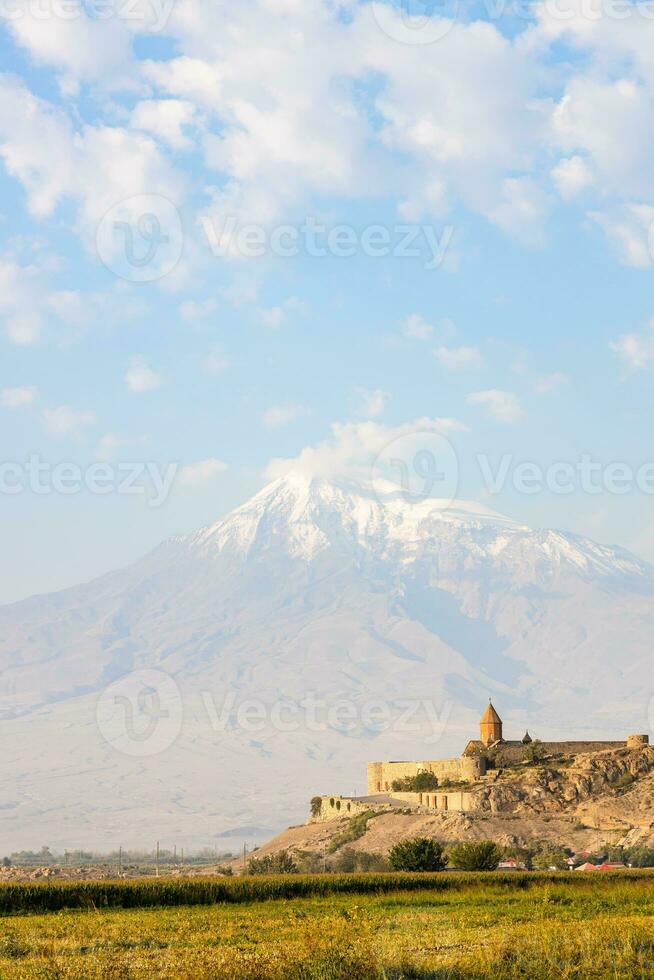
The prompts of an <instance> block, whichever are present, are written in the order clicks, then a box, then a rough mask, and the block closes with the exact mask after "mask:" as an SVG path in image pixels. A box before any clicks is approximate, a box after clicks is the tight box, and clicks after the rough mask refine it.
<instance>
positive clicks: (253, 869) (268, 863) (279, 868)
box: [248, 851, 298, 875]
mask: <svg viewBox="0 0 654 980" xmlns="http://www.w3.org/2000/svg"><path fill="white" fill-rule="evenodd" d="M297 871H298V868H297V864H296V863H295V861H294V860H293V858H292V857H291V855H290V854H289V853H288V851H279V852H278V853H277V854H267V855H266V856H265V857H262V858H250V860H249V861H248V874H250V875H293V874H297Z"/></svg>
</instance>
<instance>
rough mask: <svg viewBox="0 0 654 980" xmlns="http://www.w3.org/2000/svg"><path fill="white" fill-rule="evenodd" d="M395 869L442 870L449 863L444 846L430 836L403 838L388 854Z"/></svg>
mask: <svg viewBox="0 0 654 980" xmlns="http://www.w3.org/2000/svg"><path fill="white" fill-rule="evenodd" d="M388 859H389V861H390V863H391V868H393V870H394V871H442V870H443V869H444V868H445V867H446V865H447V858H446V857H444V855H443V846H442V844H439V843H438V841H435V840H432V839H431V838H430V837H416V838H414V839H413V840H403V841H400V843H399V844H396V845H395V847H392V848H391V849H390V851H389V854H388Z"/></svg>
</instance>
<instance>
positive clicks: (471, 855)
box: [448, 840, 502, 871]
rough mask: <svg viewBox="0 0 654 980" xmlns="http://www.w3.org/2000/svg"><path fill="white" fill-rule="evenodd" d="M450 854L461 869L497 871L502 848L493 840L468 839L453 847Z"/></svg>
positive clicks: (452, 861)
mask: <svg viewBox="0 0 654 980" xmlns="http://www.w3.org/2000/svg"><path fill="white" fill-rule="evenodd" d="M448 856H449V859H450V863H451V864H453V865H454V867H455V868H458V869H459V870H460V871H495V869H496V868H497V865H498V864H499V863H500V861H501V859H502V848H501V847H498V845H497V844H495V842H494V841H492V840H475V841H467V842H466V843H463V844H456V845H455V846H454V847H451V848H450V850H449V852H448Z"/></svg>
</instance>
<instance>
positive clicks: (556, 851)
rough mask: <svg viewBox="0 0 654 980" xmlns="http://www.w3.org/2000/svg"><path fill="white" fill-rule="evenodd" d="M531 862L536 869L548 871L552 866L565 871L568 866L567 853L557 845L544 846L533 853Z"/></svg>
mask: <svg viewBox="0 0 654 980" xmlns="http://www.w3.org/2000/svg"><path fill="white" fill-rule="evenodd" d="M532 862H533V865H534V867H535V868H536V869H537V870H538V871H549V870H551V869H552V868H556V870H557V871H565V870H566V869H567V867H568V855H567V854H566V853H565V851H564V850H562V849H561V848H559V847H546V848H543V850H542V851H538V853H537V854H534V856H533V858H532Z"/></svg>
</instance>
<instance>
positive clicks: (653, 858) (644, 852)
mask: <svg viewBox="0 0 654 980" xmlns="http://www.w3.org/2000/svg"><path fill="white" fill-rule="evenodd" d="M625 856H626V858H627V863H628V864H630V865H631V866H632V868H654V850H653V849H652V848H651V847H630V848H629V850H628V851H627V852H626V855H625Z"/></svg>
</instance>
